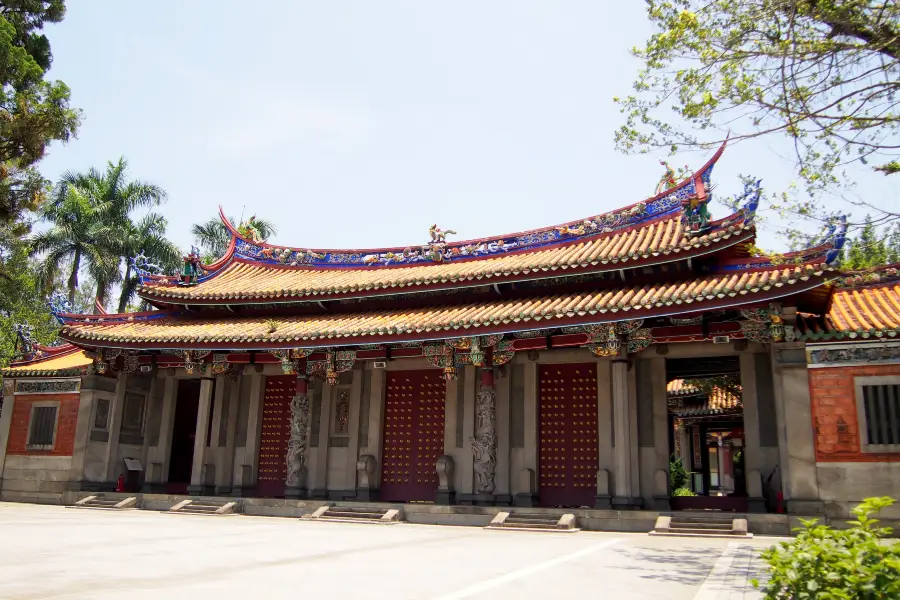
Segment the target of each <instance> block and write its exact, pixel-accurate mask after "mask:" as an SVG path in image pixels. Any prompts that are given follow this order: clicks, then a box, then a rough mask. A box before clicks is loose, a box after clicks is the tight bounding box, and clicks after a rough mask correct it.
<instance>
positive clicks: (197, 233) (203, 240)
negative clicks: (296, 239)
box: [191, 217, 278, 263]
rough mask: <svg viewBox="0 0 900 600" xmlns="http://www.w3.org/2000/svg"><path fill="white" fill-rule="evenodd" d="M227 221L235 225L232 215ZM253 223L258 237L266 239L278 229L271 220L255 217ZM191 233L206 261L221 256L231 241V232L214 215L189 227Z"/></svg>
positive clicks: (211, 260) (208, 261)
mask: <svg viewBox="0 0 900 600" xmlns="http://www.w3.org/2000/svg"><path fill="white" fill-rule="evenodd" d="M228 221H229V222H230V223H231V224H232V225H234V226H235V227H237V225H236V224H235V220H234V218H233V217H228ZM255 225H256V229H257V231H258V232H259V235H260V237H262V238H263V239H268V238H270V237H272V236H273V235H275V234H276V233H278V229H277V228H276V227H275V225H274V224H273V223H272V222H271V221H266V220H264V219H256V220H255ZM191 233H193V234H194V237H195V238H196V239H197V243H199V244H200V249H201V250H202V251H203V261H204V262H206V263H210V262H213V261H215V260H217V259H218V258H221V257H222V256H223V255H224V254H225V251H226V250H228V243H229V242H230V241H231V234H230V233H228V229H227V228H226V227H225V224H224V223H222V220H221V219H219V218H216V217H214V218H212V219H209V220H208V221H206V222H204V223H198V224H195V225H194V226H193V227H191Z"/></svg>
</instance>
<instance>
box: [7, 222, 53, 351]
mask: <svg viewBox="0 0 900 600" xmlns="http://www.w3.org/2000/svg"><path fill="white" fill-rule="evenodd" d="M5 242H6V243H5V244H4V247H5V248H7V250H5V251H4V252H3V253H2V254H0V266H2V269H0V366H6V365H7V364H9V362H10V361H11V360H13V358H15V357H16V351H17V341H18V338H17V335H16V326H17V325H28V326H30V327H31V329H32V332H33V335H34V339H35V341H37V342H39V343H42V344H50V343H52V342H53V341H54V340H55V339H56V330H57V325H56V322H55V320H54V319H53V317H52V315H51V314H50V311H49V310H48V309H47V304H46V302H45V299H44V298H45V296H44V289H43V287H42V286H41V282H40V275H39V272H38V268H37V265H36V264H35V262H34V261H33V260H32V259H30V258H29V257H28V248H27V246H26V245H25V244H24V243H23V242H21V241H20V240H16V239H9V240H5ZM18 350H21V348H18Z"/></svg>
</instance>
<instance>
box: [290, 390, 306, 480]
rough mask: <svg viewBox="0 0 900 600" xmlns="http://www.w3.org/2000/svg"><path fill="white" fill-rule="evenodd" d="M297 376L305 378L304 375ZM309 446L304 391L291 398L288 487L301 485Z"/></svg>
mask: <svg viewBox="0 0 900 600" xmlns="http://www.w3.org/2000/svg"><path fill="white" fill-rule="evenodd" d="M299 377H303V378H305V377H306V375H300V376H299ZM308 448H309V394H308V393H306V392H304V393H301V394H297V395H296V396H294V397H293V398H292V399H291V437H290V439H289V440H288V447H287V455H286V457H285V462H286V463H287V476H286V478H285V483H286V484H287V485H288V487H301V486H302V485H303V484H304V483H305V482H304V481H303V476H304V475H305V474H306V455H307V450H308Z"/></svg>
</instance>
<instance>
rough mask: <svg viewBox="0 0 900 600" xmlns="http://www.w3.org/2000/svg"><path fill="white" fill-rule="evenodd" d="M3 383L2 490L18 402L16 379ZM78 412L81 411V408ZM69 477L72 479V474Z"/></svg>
mask: <svg viewBox="0 0 900 600" xmlns="http://www.w3.org/2000/svg"><path fill="white" fill-rule="evenodd" d="M3 385H4V386H5V389H4V391H3V410H2V411H0V491H2V490H3V465H4V464H5V463H6V445H7V444H8V443H9V429H10V424H11V423H12V414H13V407H14V406H15V404H16V397H15V396H14V395H13V394H14V393H15V392H14V390H15V380H14V379H7V380H6V381H4V382H3ZM82 398H84V392H82ZM82 402H83V400H82ZM78 412H79V413H80V412H81V409H79V411H78ZM76 442H77V440H76ZM81 464H82V471H83V470H84V468H83V467H84V452H82V459H81ZM69 479H70V480H71V479H72V477H71V475H70V477H69ZM78 479H81V477H80V476H79V477H78Z"/></svg>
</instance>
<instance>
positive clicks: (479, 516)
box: [51, 491, 797, 536]
mask: <svg viewBox="0 0 900 600" xmlns="http://www.w3.org/2000/svg"><path fill="white" fill-rule="evenodd" d="M89 495H90V493H89V492H75V491H69V492H65V493H64V494H62V495H61V496H60V498H59V499H58V501H57V502H51V503H52V504H65V505H72V504H75V503H76V502H77V501H78V500H80V499H81V498H84V497H86V496H89ZM106 496H108V497H109V498H115V497H118V496H121V497H122V499H125V498H127V497H129V496H137V497H138V502H139V506H141V507H142V508H143V509H144V510H158V511H167V510H169V509H170V508H171V507H172V506H174V505H176V504H178V503H179V502H182V501H184V500H194V501H203V500H207V501H217V502H222V501H226V500H233V501H235V502H238V503H239V505H240V510H239V512H240V513H241V514H245V515H254V516H264V517H292V518H298V519H299V518H300V517H302V516H303V515H306V514H309V513H312V512H314V511H315V510H316V509H318V508H319V507H321V506H322V505H323V504H324V502H322V501H320V500H289V499H284V498H226V497H224V496H210V497H203V496H201V497H198V496H188V495H168V494H115V493H107V494H106ZM330 504H332V505H333V506H335V507H341V506H346V507H358V506H366V507H373V508H374V507H378V508H384V509H386V510H390V509H398V510H402V511H403V513H404V514H405V515H406V522H408V523H416V524H421V525H457V526H469V527H485V526H487V525H489V524H490V522H491V520H492V519H493V518H494V516H495V515H496V514H497V508H496V507H490V506H462V505H450V506H441V505H437V504H419V503H411V504H397V503H388V502H364V503H363V502H353V501H344V502H331V503H330ZM524 510H525V512H528V513H529V514H545V515H547V516H548V517H550V516H556V517H560V516H562V515H563V514H565V513H571V514H574V515H575V518H576V519H577V526H578V528H580V529H582V530H587V531H619V532H633V533H647V532H649V531H651V530H652V529H653V528H654V525H655V524H656V519H657V518H658V517H659V516H660V514H663V513H660V512H658V511H650V510H596V509H571V508H569V509H561V508H528V509H524ZM512 512H516V511H515V509H512ZM665 514H671V513H665ZM741 517H742V518H746V519H747V525H748V529H749V531H750V532H751V533H754V534H757V535H779V536H786V535H790V533H791V527H794V526H796V524H797V520H796V517H794V516H793V515H791V516H789V515H774V514H747V515H741Z"/></svg>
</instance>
